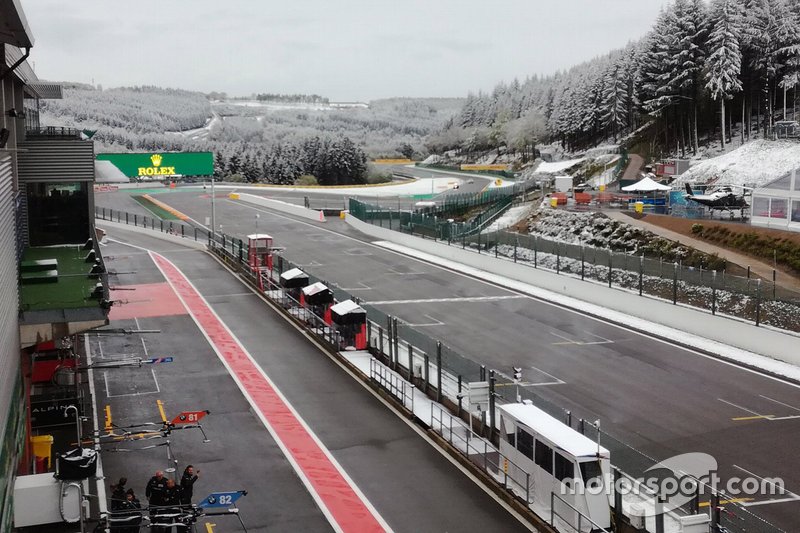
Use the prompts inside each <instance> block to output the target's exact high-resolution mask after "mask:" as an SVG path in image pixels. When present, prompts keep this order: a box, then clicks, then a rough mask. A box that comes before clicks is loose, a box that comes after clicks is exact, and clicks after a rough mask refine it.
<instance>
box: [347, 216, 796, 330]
mask: <svg viewBox="0 0 800 533" xmlns="http://www.w3.org/2000/svg"><path fill="white" fill-rule="evenodd" d="M350 206H351V211H350V214H351V215H354V216H356V218H359V219H360V220H364V221H366V222H369V223H371V224H374V225H379V226H382V227H386V228H389V229H395V230H398V231H401V232H403V233H408V234H411V235H416V236H418V237H422V238H429V239H434V240H437V241H441V242H442V243H446V244H448V245H450V246H458V247H460V248H463V249H469V250H471V251H474V252H475V253H477V254H489V255H494V256H495V257H496V258H498V259H504V260H510V261H513V262H515V263H520V264H524V265H528V266H530V267H532V268H538V269H543V270H549V271H552V272H555V273H557V274H561V275H567V276H572V277H576V278H580V279H581V280H585V281H590V282H595V283H602V284H603V285H607V286H608V287H616V288H621V289H624V290H627V291H633V292H636V293H638V294H639V295H640V296H646V297H653V298H658V299H661V300H666V301H669V302H672V303H673V304H676V305H677V304H682V305H688V306H691V307H695V308H698V309H702V310H705V311H708V312H710V313H711V314H713V315H716V314H720V315H725V316H729V317H734V318H738V319H742V320H746V321H749V322H752V323H754V324H755V325H757V326H758V325H762V324H763V325H767V326H771V327H775V328H778V329H783V330H787V331H793V332H800V292H797V291H794V290H792V289H789V288H787V287H784V286H782V285H781V284H780V283H778V281H777V280H778V273H777V271H776V270H773V273H772V279H763V278H759V277H757V276H754V275H752V273H751V272H750V271H749V269H747V270H744V269H742V270H741V271H742V274H743V275H736V274H732V273H731V272H730V271H731V270H733V269H734V267H733V266H731V265H726V268H720V269H716V270H713V269H709V268H704V267H703V266H687V265H684V264H683V261H682V260H681V259H678V260H676V261H670V260H669V259H664V257H663V256H662V257H658V258H655V257H645V256H644V255H636V254H634V253H626V252H617V251H612V250H608V249H604V248H596V247H593V246H588V245H581V244H571V243H565V242H561V241H556V240H552V239H547V238H544V237H540V236H536V235H523V234H519V233H514V232H510V231H507V230H499V231H493V232H487V233H483V232H481V231H475V228H474V227H470V228H468V229H464V228H463V227H462V226H459V225H458V224H457V223H449V222H447V221H441V220H440V219H438V218H437V217H433V216H428V215H426V214H424V213H414V214H413V216H409V215H410V214H409V213H405V216H404V217H399V218H392V216H393V215H392V214H391V212H390V211H382V210H380V209H379V208H377V207H376V206H370V205H369V204H364V203H363V202H358V201H355V200H351V202H350ZM354 207H355V209H353V208H354ZM387 214H388V218H386V216H387ZM395 214H396V213H395ZM362 217H363V218H362ZM487 220H494V218H492V219H487ZM454 227H455V228H457V229H453V228H454Z"/></svg>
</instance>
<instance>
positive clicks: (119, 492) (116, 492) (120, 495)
mask: <svg viewBox="0 0 800 533" xmlns="http://www.w3.org/2000/svg"><path fill="white" fill-rule="evenodd" d="M126 483H128V478H124V477H121V478H119V483H117V484H114V483H112V484H111V510H112V511H116V510H117V509H119V508H120V507H121V506H122V504H123V503H125V484H126Z"/></svg>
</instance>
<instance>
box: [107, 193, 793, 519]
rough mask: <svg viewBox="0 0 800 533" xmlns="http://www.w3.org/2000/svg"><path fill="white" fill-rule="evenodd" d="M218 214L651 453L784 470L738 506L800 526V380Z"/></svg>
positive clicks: (242, 210) (285, 221) (400, 259)
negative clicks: (516, 371) (771, 485)
mask: <svg viewBox="0 0 800 533" xmlns="http://www.w3.org/2000/svg"><path fill="white" fill-rule="evenodd" d="M166 198H168V201H169V204H170V205H172V206H173V207H175V208H177V209H179V210H180V211H182V212H184V213H186V214H188V215H189V216H192V217H193V218H195V219H197V220H202V219H203V217H204V216H206V215H207V213H208V212H209V208H210V207H209V206H210V202H209V198H208V196H207V194H203V192H202V191H184V192H177V193H173V194H170V195H169V196H168V197H166ZM99 205H102V204H99ZM256 214H258V215H259V216H260V220H258V219H256V218H255V215H256ZM217 217H218V220H220V221H221V223H222V224H224V225H225V227H224V231H225V232H226V233H229V234H233V235H235V236H239V237H244V236H246V235H247V234H249V233H252V232H253V230H254V225H255V224H260V226H259V227H260V231H265V232H268V233H270V234H271V235H272V236H273V237H274V239H275V242H276V244H278V245H280V246H285V247H286V250H285V251H284V252H283V254H284V255H285V256H286V257H287V258H289V259H290V260H292V261H293V262H294V263H296V264H298V265H300V266H301V268H304V269H307V270H308V271H309V272H311V273H313V274H315V275H317V276H320V277H322V278H323V279H327V280H330V281H331V282H334V283H336V284H337V285H338V286H339V287H342V288H344V289H346V290H348V291H350V292H351V293H352V294H354V295H356V296H358V297H359V298H361V299H362V300H363V301H364V302H365V303H372V302H376V303H377V305H379V306H381V307H382V308H383V309H385V311H386V312H387V313H390V314H392V315H395V316H398V317H400V318H401V319H402V320H404V321H405V322H407V323H409V324H413V325H415V326H416V327H417V328H422V329H423V330H425V331H427V332H429V334H430V335H432V336H434V337H435V338H439V339H441V340H442V341H443V342H445V343H446V344H447V345H449V346H450V347H451V348H453V349H454V350H455V351H457V352H458V353H461V354H463V355H466V356H468V357H470V358H472V359H473V360H475V361H478V362H480V363H483V364H486V365H487V367H489V368H498V369H507V370H508V373H510V370H511V368H512V367H514V366H523V380H524V381H525V382H526V384H527V385H528V386H530V387H535V388H536V390H537V392H538V393H539V394H540V395H542V396H543V397H544V398H546V399H548V400H551V401H553V402H555V403H557V404H558V405H561V406H562V407H564V408H565V409H570V410H571V411H572V412H573V414H575V415H578V416H580V417H581V418H585V419H586V420H596V419H600V420H601V421H603V427H604V429H605V430H606V432H608V433H610V434H611V435H614V436H615V437H617V438H618V439H620V440H621V441H622V442H625V443H626V444H628V445H630V446H633V447H634V448H636V449H638V450H641V451H643V452H644V453H646V454H647V455H649V456H650V457H670V456H673V455H677V454H679V453H683V452H693V451H697V452H705V453H709V454H711V455H713V456H714V457H715V458H716V459H717V461H718V462H719V474H720V476H721V477H722V478H723V479H729V478H732V477H739V478H741V477H743V476H750V475H751V474H752V476H753V477H754V479H769V478H774V477H776V476H778V475H780V476H781V477H783V479H784V481H785V485H786V488H785V489H783V490H781V491H779V493H778V494H775V495H766V496H762V495H748V496H747V497H746V498H743V499H742V501H740V502H737V503H738V504H741V505H743V506H747V507H748V509H749V510H752V511H753V512H755V513H757V514H759V515H760V516H762V517H765V518H767V519H768V520H769V521H771V522H773V523H776V524H778V525H784V527H787V526H786V524H790V525H791V524H795V523H796V522H797V518H796V517H797V513H798V505H800V501H799V500H800V498H798V497H796V496H795V495H796V494H800V476H798V474H797V472H798V471H799V470H798V469H799V468H800V458H798V456H797V454H796V453H795V452H794V446H793V445H792V444H791V443H793V442H796V441H797V439H798V438H800V419H799V418H797V415H800V389H799V388H798V387H797V386H796V385H794V384H792V383H788V382H786V381H782V380H779V379H775V378H772V377H770V376H767V375H763V374H760V373H758V372H753V371H751V370H748V369H746V368H742V367H739V366H736V365H732V364H728V363H725V362H722V361H720V360H717V359H713V358H709V357H707V356H704V355H703V354H700V353H697V352H694V351H692V350H686V349H683V348H680V347H677V346H675V345H672V344H669V343H666V342H662V341H660V340H657V339H653V338H650V337H647V336H644V335H641V334H639V333H636V332H633V331H630V330H626V329H624V328H620V327H617V326H614V325H610V324H608V323H605V322H602V321H598V320H595V319H592V318H590V317H586V316H584V315H581V314H577V313H574V312H571V311H568V310H565V309H562V308H559V307H557V306H552V305H550V304H547V303H544V302H540V301H538V300H534V299H532V298H529V297H527V296H525V295H522V294H520V293H519V292H516V291H513V290H506V289H504V288H501V287H498V286H496V285H493V284H491V283H486V282H483V281H481V280H476V279H474V278H470V277H467V276H462V275H460V274H455V273H453V272H452V271H449V270H447V269H444V268H440V267H438V266H436V265H432V264H430V263H426V262H423V261H419V260H415V259H412V258H409V257H407V256H402V255H398V254H396V253H393V252H391V251H388V250H384V249H380V248H379V247H376V246H374V245H372V244H370V242H369V239H368V238H366V237H365V236H363V235H361V234H359V233H358V232H355V231H353V230H352V229H351V228H349V227H348V226H346V225H344V224H342V223H341V222H340V221H338V220H333V219H329V221H328V222H327V223H325V224H316V223H313V222H306V221H301V220H297V219H294V218H292V217H291V216H288V215H283V214H277V213H274V212H270V211H269V210H267V209H264V208H260V207H255V206H248V205H245V204H242V203H240V202H234V201H230V200H227V199H226V198H225V197H224V195H222V194H219V195H218V201H217ZM465 324H468V325H469V327H468V328H467V329H465V327H464V325H465ZM500 331H502V334H500ZM486 332H490V333H486ZM491 332H495V333H491ZM532 347H535V349H532ZM609 399H614V400H613V401H609ZM748 472H749V473H751V474H748Z"/></svg>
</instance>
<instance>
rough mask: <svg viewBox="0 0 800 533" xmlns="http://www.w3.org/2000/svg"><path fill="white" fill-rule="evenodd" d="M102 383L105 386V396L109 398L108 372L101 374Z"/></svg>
mask: <svg viewBox="0 0 800 533" xmlns="http://www.w3.org/2000/svg"><path fill="white" fill-rule="evenodd" d="M103 381H104V382H105V384H106V396H107V397H110V395H109V394H108V372H103Z"/></svg>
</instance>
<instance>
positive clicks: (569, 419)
mask: <svg viewBox="0 0 800 533" xmlns="http://www.w3.org/2000/svg"><path fill="white" fill-rule="evenodd" d="M567 425H568V426H569V427H572V411H570V410H567Z"/></svg>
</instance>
